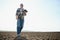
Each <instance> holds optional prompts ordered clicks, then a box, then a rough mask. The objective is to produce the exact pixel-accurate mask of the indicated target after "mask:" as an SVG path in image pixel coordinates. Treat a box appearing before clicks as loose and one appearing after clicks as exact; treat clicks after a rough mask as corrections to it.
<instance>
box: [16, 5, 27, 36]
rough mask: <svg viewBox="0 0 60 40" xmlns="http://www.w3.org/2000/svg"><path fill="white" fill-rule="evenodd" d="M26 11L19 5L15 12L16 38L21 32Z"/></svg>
mask: <svg viewBox="0 0 60 40" xmlns="http://www.w3.org/2000/svg"><path fill="white" fill-rule="evenodd" d="M26 13H27V10H24V8H23V4H20V8H18V9H17V11H16V19H17V36H20V33H21V30H22V28H23V24H24V16H26Z"/></svg>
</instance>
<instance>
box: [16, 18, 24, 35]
mask: <svg viewBox="0 0 60 40" xmlns="http://www.w3.org/2000/svg"><path fill="white" fill-rule="evenodd" d="M23 24H24V19H17V35H18V34H20V33H21V30H22V28H23Z"/></svg>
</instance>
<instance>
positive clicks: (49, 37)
mask: <svg viewBox="0 0 60 40" xmlns="http://www.w3.org/2000/svg"><path fill="white" fill-rule="evenodd" d="M0 40H60V32H22V33H21V37H19V38H18V37H17V35H16V32H0Z"/></svg>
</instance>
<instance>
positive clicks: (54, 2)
mask: <svg viewBox="0 0 60 40" xmlns="http://www.w3.org/2000/svg"><path fill="white" fill-rule="evenodd" d="M20 3H23V4H24V9H27V10H28V13H27V15H26V16H25V21H24V28H23V30H22V31H34V32H50V31H60V0H0V31H16V26H17V25H16V22H17V20H16V16H15V14H16V10H17V8H19V5H20Z"/></svg>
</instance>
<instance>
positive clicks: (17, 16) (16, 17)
mask: <svg viewBox="0 0 60 40" xmlns="http://www.w3.org/2000/svg"><path fill="white" fill-rule="evenodd" d="M16 19H18V9H17V11H16Z"/></svg>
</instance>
